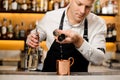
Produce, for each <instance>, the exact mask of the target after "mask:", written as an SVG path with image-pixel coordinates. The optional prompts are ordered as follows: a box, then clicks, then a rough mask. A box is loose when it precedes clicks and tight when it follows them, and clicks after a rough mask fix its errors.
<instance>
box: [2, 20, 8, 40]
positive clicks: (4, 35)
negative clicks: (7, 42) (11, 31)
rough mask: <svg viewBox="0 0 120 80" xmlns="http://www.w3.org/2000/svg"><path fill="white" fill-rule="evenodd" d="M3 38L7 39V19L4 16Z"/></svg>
mask: <svg viewBox="0 0 120 80" xmlns="http://www.w3.org/2000/svg"><path fill="white" fill-rule="evenodd" d="M2 39H7V19H6V18H3V24H2Z"/></svg>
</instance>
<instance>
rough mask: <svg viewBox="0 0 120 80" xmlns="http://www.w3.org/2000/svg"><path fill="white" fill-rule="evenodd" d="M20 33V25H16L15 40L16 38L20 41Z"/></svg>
mask: <svg viewBox="0 0 120 80" xmlns="http://www.w3.org/2000/svg"><path fill="white" fill-rule="evenodd" d="M19 33H20V28H19V25H18V24H16V26H15V28H14V38H15V39H20V35H19Z"/></svg>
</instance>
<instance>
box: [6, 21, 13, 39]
mask: <svg viewBox="0 0 120 80" xmlns="http://www.w3.org/2000/svg"><path fill="white" fill-rule="evenodd" d="M7 37H8V39H13V25H12V22H11V20H10V21H9V25H8V31H7Z"/></svg>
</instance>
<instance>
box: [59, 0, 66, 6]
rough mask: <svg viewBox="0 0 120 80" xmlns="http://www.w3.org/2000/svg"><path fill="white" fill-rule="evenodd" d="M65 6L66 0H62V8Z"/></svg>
mask: <svg viewBox="0 0 120 80" xmlns="http://www.w3.org/2000/svg"><path fill="white" fill-rule="evenodd" d="M63 7H65V0H61V1H60V8H63Z"/></svg>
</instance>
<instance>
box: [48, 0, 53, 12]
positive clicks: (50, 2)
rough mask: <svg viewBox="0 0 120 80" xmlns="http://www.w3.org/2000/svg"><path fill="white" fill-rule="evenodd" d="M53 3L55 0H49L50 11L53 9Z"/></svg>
mask: <svg viewBox="0 0 120 80" xmlns="http://www.w3.org/2000/svg"><path fill="white" fill-rule="evenodd" d="M53 3H54V1H53V0H49V4H48V10H49V11H51V10H53Z"/></svg>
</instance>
